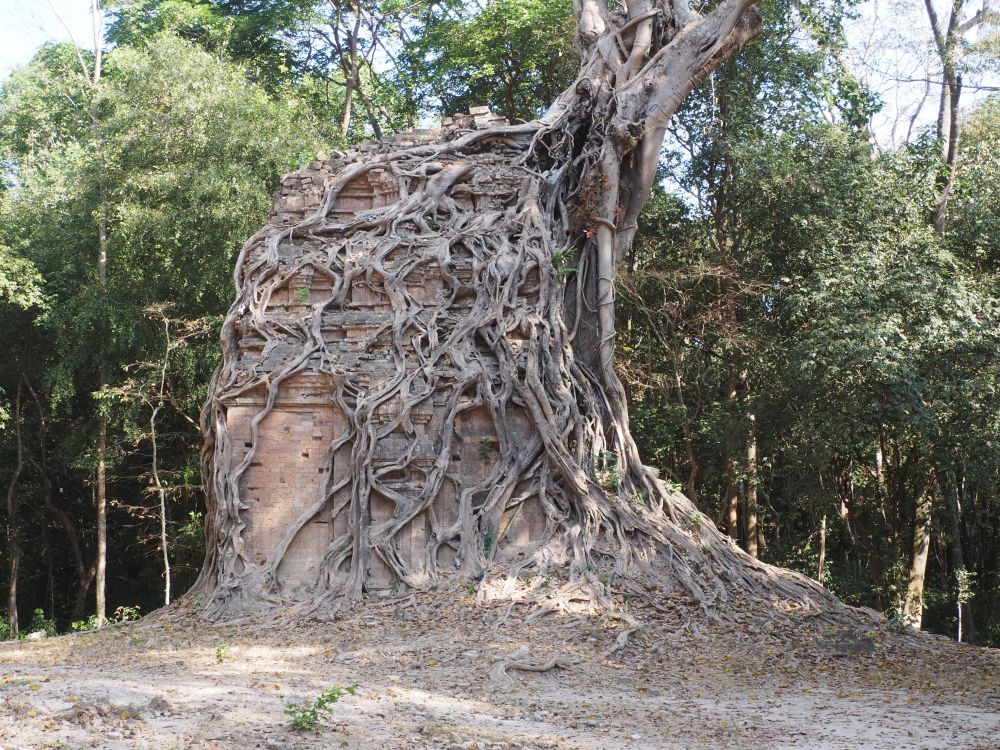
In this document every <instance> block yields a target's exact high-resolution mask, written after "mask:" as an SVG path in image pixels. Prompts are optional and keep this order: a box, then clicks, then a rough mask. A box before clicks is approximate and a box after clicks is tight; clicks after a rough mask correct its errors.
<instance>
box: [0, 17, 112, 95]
mask: <svg viewBox="0 0 1000 750" xmlns="http://www.w3.org/2000/svg"><path fill="white" fill-rule="evenodd" d="M60 18H61V19H62V22H60V20H59V19H60ZM64 24H65V26H64ZM67 29H68V30H67ZM71 35H72V39H73V41H75V42H76V43H77V44H79V45H80V46H82V47H92V46H93V41H92V40H93V31H92V27H91V20H90V0H0V80H3V79H5V78H6V77H7V76H8V75H9V74H10V71H11V70H12V69H13V68H15V67H17V66H18V65H23V64H24V63H26V62H28V61H29V60H30V59H31V57H32V56H33V55H34V54H35V50H37V49H38V48H39V47H40V46H41V45H42V44H44V43H45V42H63V41H69V40H70V37H71Z"/></svg>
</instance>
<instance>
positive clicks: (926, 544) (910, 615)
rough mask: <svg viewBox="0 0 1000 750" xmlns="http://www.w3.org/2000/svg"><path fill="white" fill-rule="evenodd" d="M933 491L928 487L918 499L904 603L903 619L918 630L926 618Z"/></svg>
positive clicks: (914, 516) (914, 514)
mask: <svg viewBox="0 0 1000 750" xmlns="http://www.w3.org/2000/svg"><path fill="white" fill-rule="evenodd" d="M931 498H932V490H931V489H930V488H929V487H928V488H927V489H926V490H925V491H924V492H922V493H921V494H920V495H919V497H917V502H916V506H915V508H914V513H913V545H912V549H911V552H910V575H909V579H908V581H907V585H906V599H905V600H904V602H903V617H904V619H905V620H906V622H907V624H909V625H912V626H913V627H914V628H916V629H917V630H919V629H920V625H921V623H922V622H923V617H924V576H925V574H926V572H927V555H928V553H929V552H930V548H931V517H932V509H933V502H932V499H931Z"/></svg>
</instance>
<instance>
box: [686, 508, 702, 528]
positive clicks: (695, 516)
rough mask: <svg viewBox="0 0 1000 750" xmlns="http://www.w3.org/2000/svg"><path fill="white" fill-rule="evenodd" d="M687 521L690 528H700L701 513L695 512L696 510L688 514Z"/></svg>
mask: <svg viewBox="0 0 1000 750" xmlns="http://www.w3.org/2000/svg"><path fill="white" fill-rule="evenodd" d="M688 523H690V524H691V527H692V528H694V529H700V528H701V514H700V513H697V512H694V513H692V514H691V515H690V516H688Z"/></svg>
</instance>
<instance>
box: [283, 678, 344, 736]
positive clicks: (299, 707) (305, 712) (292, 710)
mask: <svg viewBox="0 0 1000 750" xmlns="http://www.w3.org/2000/svg"><path fill="white" fill-rule="evenodd" d="M357 690H358V689H357V687H356V686H354V685H350V686H348V687H332V688H330V689H329V690H327V691H326V692H325V693H323V694H322V695H321V696H320V697H319V698H317V699H316V700H314V701H313V702H312V703H309V702H306V703H286V704H285V713H286V714H288V716H290V717H291V718H292V729H294V730H296V731H299V732H318V731H319V720H320V718H322V716H325V715H329V714H331V713H333V711H332V709H331V708H330V706H332V705H333V704H334V703H336V702H337V701H339V700H340V699H341V698H342V697H343V696H344V695H354V694H355V693H356V692H357Z"/></svg>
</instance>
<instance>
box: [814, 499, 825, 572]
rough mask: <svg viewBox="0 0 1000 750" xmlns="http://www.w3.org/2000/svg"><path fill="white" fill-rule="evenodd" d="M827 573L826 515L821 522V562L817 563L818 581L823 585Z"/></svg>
mask: <svg viewBox="0 0 1000 750" xmlns="http://www.w3.org/2000/svg"><path fill="white" fill-rule="evenodd" d="M825 573H826V513H824V514H823V517H822V518H821V519H820V522H819V561H818V562H817V563H816V580H817V581H819V582H820V583H823V576H824V574H825Z"/></svg>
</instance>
